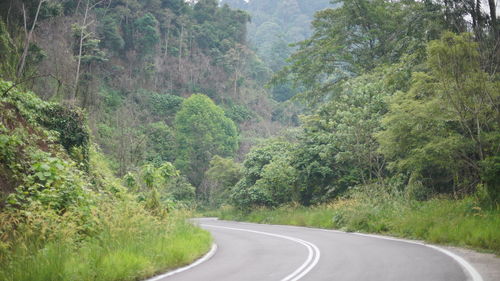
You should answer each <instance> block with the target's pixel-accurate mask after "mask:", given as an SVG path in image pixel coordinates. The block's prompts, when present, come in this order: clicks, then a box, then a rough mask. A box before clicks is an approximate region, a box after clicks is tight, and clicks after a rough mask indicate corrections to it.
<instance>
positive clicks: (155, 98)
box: [149, 93, 184, 120]
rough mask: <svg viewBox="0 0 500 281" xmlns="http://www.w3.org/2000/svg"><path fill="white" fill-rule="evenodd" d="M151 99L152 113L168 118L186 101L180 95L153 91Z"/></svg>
mask: <svg viewBox="0 0 500 281" xmlns="http://www.w3.org/2000/svg"><path fill="white" fill-rule="evenodd" d="M149 99H150V100H149V107H150V109H151V113H153V114H154V115H155V116H158V117H161V118H163V119H167V120H169V119H172V117H173V116H175V114H176V113H177V111H179V109H180V108H181V105H182V102H183V101H184V99H183V98H181V97H179V96H174V95H168V94H157V93H151V94H150V97H149Z"/></svg>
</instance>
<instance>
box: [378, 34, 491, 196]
mask: <svg viewBox="0 0 500 281" xmlns="http://www.w3.org/2000/svg"><path fill="white" fill-rule="evenodd" d="M478 55H479V54H478V52H477V45H476V43H474V42H472V41H471V40H470V35H468V34H462V35H454V34H452V33H445V34H444V35H443V37H442V39H440V40H436V41H432V42H431V43H430V44H429V47H428V59H427V66H428V72H427V73H422V72H419V73H414V74H413V77H414V78H413V82H412V84H411V85H412V86H411V88H410V89H409V91H408V92H400V93H398V94H397V95H396V96H395V97H394V98H393V99H392V101H391V105H390V111H389V113H388V114H387V115H386V116H385V117H384V120H383V124H384V125H385V127H386V129H385V130H384V131H383V132H381V133H380V134H379V135H378V140H379V142H380V144H381V147H380V151H381V152H382V153H383V154H384V155H385V156H386V157H387V158H388V159H389V160H391V162H390V164H389V167H390V168H391V169H393V170H394V171H397V172H403V173H417V174H418V175H420V177H421V178H422V180H423V183H424V185H426V186H429V187H431V189H432V190H434V191H437V192H450V191H455V192H456V191H457V190H458V191H461V192H471V191H473V190H474V189H475V186H476V184H477V183H478V181H479V180H480V173H481V170H480V166H479V165H478V162H480V161H482V160H484V159H485V158H486V157H489V156H493V155H492V154H494V153H496V152H495V151H497V149H498V146H497V144H498V141H499V140H498V129H499V128H498V124H499V123H498V122H499V120H500V115H499V114H498V100H499V97H500V92H499V91H498V89H499V88H498V86H497V82H493V81H491V80H490V79H489V77H488V75H487V74H486V73H485V72H484V71H482V70H481V69H480V67H479V64H478V61H479V59H478Z"/></svg>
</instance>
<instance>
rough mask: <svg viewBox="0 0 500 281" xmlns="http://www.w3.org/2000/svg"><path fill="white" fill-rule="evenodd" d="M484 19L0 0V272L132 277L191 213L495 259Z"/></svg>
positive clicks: (496, 120) (494, 166) (492, 81)
mask: <svg viewBox="0 0 500 281" xmlns="http://www.w3.org/2000/svg"><path fill="white" fill-rule="evenodd" d="M497 12H499V9H498V7H496V1H493V0H488V1H481V0H457V1H448V0H424V1H417V0H401V1H389V0H344V1H340V0H332V1H330V0H314V1H312V0H250V1H245V0H222V1H219V0H198V1H184V0H146V1H140V0H5V1H1V2H0V109H1V110H0V222H1V223H0V280H138V279H141V278H146V277H150V276H153V275H155V274H157V273H159V272H164V271H165V270H168V269H172V268H175V267H178V266H181V265H185V264H187V263H189V262H191V261H193V260H194V259H196V258H198V257H200V256H201V255H203V254H204V253H205V252H207V251H208V250H209V248H210V245H211V243H212V238H211V237H210V234H209V233H208V232H206V231H204V230H201V229H199V228H197V227H195V226H193V225H192V224H190V223H188V222H187V220H186V218H189V217H192V216H195V215H205V216H209V215H213V216H218V217H220V218H225V219H233V220H247V221H255V222H267V223H279V224H294V225H303V226H315V227H323V228H335V229H343V230H347V231H364V232H377V233H384V234H390V235H394V236H401V237H409V238H417V239H423V240H426V241H430V242H435V243H446V244H453V245H458V246H467V247H472V248H475V249H482V250H487V251H492V252H494V253H497V254H498V253H500V231H498V229H500V76H499V74H498V73H497V71H498V67H500V24H499V23H498V17H497ZM451 226H456V227H455V228H453V231H450V227H451ZM83 261H87V262H83ZM27 268H29V269H27Z"/></svg>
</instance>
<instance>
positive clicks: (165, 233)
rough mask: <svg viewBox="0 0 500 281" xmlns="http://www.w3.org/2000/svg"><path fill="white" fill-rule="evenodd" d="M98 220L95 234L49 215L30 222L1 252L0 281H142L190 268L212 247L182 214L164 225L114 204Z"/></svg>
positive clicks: (137, 209)
mask: <svg viewBox="0 0 500 281" xmlns="http://www.w3.org/2000/svg"><path fill="white" fill-rule="evenodd" d="M34 211H35V210H34ZM45 212H49V211H45ZM73 215H76V214H67V215H66V217H68V216H73ZM94 215H95V221H94V222H93V225H92V226H91V227H89V229H88V230H90V231H92V233H88V232H87V233H83V232H85V231H87V230H85V229H77V228H76V224H73V223H72V222H70V220H69V219H64V218H63V219H61V218H60V216H53V215H51V214H47V213H44V214H39V215H36V217H37V218H35V219H33V220H28V221H29V224H30V225H29V227H26V228H25V229H19V233H22V234H21V235H20V236H17V238H16V239H15V240H14V241H11V245H10V247H9V251H8V252H5V250H6V249H3V250H4V252H3V255H2V253H1V249H0V280H6V281H9V280H15V281H22V280H33V281H36V280H54V281H57V280H61V281H62V280H139V279H143V278H146V277H149V276H152V275H154V274H156V273H159V272H163V271H166V270H168V269H172V268H175V267H179V266H182V265H185V264H188V263H190V262H192V261H193V260H195V259H196V258H198V257H200V256H201V255H203V254H204V253H205V252H207V251H208V250H209V248H210V246H211V237H210V235H209V233H208V232H206V231H204V230H201V229H199V228H197V227H195V226H193V225H192V224H190V223H189V222H187V221H186V214H184V213H182V212H178V211H177V212H175V213H171V214H170V215H169V216H168V217H167V218H166V221H160V220H159V219H157V218H155V217H153V216H151V215H149V214H148V213H147V212H146V211H144V208H142V207H141V206H139V205H138V204H137V203H134V202H114V203H105V204H104V205H101V207H100V210H94ZM49 217H52V218H53V221H51V222H49V220H48V219H47V218H49ZM3 219H7V217H3ZM37 220H39V222H42V223H43V226H42V225H36V223H37ZM61 223H62V224H61ZM82 231H83V232H82ZM79 239H82V240H79ZM0 246H1V245H0ZM4 248H5V247H4Z"/></svg>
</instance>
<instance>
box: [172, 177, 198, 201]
mask: <svg viewBox="0 0 500 281" xmlns="http://www.w3.org/2000/svg"><path fill="white" fill-rule="evenodd" d="M164 197H166V199H170V200H173V201H174V202H175V203H177V204H180V205H185V206H192V205H193V204H194V202H195V199H196V188H195V187H194V186H192V185H191V183H189V181H188V180H187V179H186V177H184V176H175V177H173V178H172V179H171V180H169V181H168V183H167V188H166V192H165V193H164Z"/></svg>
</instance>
